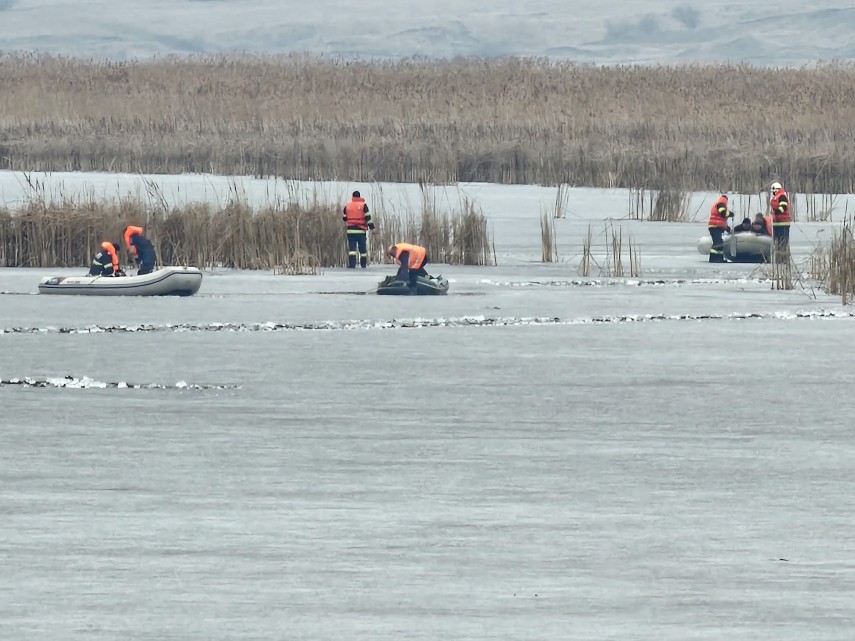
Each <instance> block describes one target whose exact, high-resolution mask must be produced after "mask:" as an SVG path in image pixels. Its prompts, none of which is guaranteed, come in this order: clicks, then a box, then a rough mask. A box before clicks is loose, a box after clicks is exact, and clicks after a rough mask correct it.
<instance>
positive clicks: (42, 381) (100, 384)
mask: <svg viewBox="0 0 855 641" xmlns="http://www.w3.org/2000/svg"><path fill="white" fill-rule="evenodd" d="M6 385H16V386H19V387H36V388H46V387H54V388H70V389H111V388H112V389H164V390H224V389H240V385H203V384H197V383H188V382H186V381H178V382H177V383H175V384H174V385H164V384H161V383H128V382H126V381H117V382H105V381H98V380H95V379H93V378H90V377H88V376H81V377H79V378H78V377H76V376H63V377H50V376H48V377H46V378H35V377H30V376H24V377H20V378H0V387H3V386H6Z"/></svg>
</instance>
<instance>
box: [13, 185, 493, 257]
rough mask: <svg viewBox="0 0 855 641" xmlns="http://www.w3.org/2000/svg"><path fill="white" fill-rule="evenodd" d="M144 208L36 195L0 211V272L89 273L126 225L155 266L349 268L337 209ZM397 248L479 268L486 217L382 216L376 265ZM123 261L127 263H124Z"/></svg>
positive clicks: (235, 202) (236, 201)
mask: <svg viewBox="0 0 855 641" xmlns="http://www.w3.org/2000/svg"><path fill="white" fill-rule="evenodd" d="M149 195H150V198H149V200H148V201H147V202H146V201H143V200H141V199H132V198H128V199H123V200H120V201H99V200H95V199H80V200H74V199H70V198H65V199H62V200H54V199H52V198H50V197H48V196H45V195H44V194H42V196H41V197H33V198H30V200H29V201H28V202H27V203H26V204H25V205H23V206H22V207H20V208H19V209H16V210H12V211H10V210H8V209H7V210H0V266H6V267H72V266H84V265H88V263H89V261H90V260H91V258H92V256H93V255H94V254H95V253H96V252H97V251H98V249H99V247H100V244H101V242H102V241H103V240H112V241H119V240H121V233H122V230H124V228H125V227H126V226H127V225H130V224H133V225H141V226H143V227H145V231H146V236H147V237H148V238H149V239H150V240H151V241H152V243H153V244H154V246H155V250H156V252H157V256H158V262H159V263H160V264H162V265H195V266H198V267H231V268H237V269H274V270H277V271H279V272H282V273H286V274H294V273H317V272H318V271H319V270H320V269H323V268H325V267H339V266H343V265H345V264H346V259H347V252H346V243H345V238H346V236H345V229H344V224H343V222H342V219H341V209H340V205H338V204H336V205H331V204H324V203H322V202H316V203H309V204H307V205H298V204H296V203H278V204H275V205H269V206H266V207H262V208H260V209H253V208H252V207H251V206H250V205H249V204H247V202H246V201H245V200H242V199H241V198H240V197H239V196H238V195H234V196H233V197H232V198H230V199H229V200H228V201H227V202H226V203H225V204H224V205H222V206H215V205H212V204H210V203H203V202H200V203H189V204H187V205H184V206H181V207H173V208H170V207H169V206H168V205H166V202H165V200H164V199H162V197H161V196H160V195H159V192H158V191H157V190H156V188H154V187H152V188H151V189H150V192H149ZM399 241H410V242H416V243H422V242H423V243H424V244H426V246H427V247H428V249H429V254H430V256H431V260H432V261H433V262H442V263H451V264H464V265H486V264H493V263H494V262H495V257H494V252H493V255H491V242H492V241H491V236H490V233H489V230H488V227H487V219H486V216H484V214H483V213H482V212H480V211H479V210H478V209H477V208H476V207H475V206H474V204H473V203H472V202H471V201H468V200H464V202H463V205H462V209H455V210H452V211H451V212H449V213H445V212H442V213H440V211H439V210H438V209H437V208H435V207H432V206H431V207H429V208H426V209H424V210H423V211H422V212H421V213H420V215H419V216H418V217H417V216H416V215H415V214H413V213H412V212H406V213H405V214H404V215H403V216H400V215H395V214H390V213H385V214H383V215H380V216H378V224H377V230H376V231H375V232H371V236H370V248H371V256H372V261H373V262H382V261H384V260H388V258H387V257H386V256H385V253H384V248H385V246H386V245H387V244H391V243H393V242H399ZM123 258H124V259H125V261H124V262H127V260H128V257H127V256H125V257H123Z"/></svg>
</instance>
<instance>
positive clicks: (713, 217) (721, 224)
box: [708, 194, 733, 263]
mask: <svg viewBox="0 0 855 641" xmlns="http://www.w3.org/2000/svg"><path fill="white" fill-rule="evenodd" d="M728 218H733V212H732V211H730V210H729V209H728V208H727V195H726V194H722V195H721V196H719V198H718V200H716V201H715V203H714V204H713V206H712V208H711V209H710V221H709V225H708V228H709V230H710V236H711V237H712V245H711V246H710V262H711V263H723V262H724V241H723V240H722V236H723V235H724V232H726V231H730V227H728V226H727V219H728Z"/></svg>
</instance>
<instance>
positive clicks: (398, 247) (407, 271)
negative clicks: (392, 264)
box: [386, 243, 429, 289]
mask: <svg viewBox="0 0 855 641" xmlns="http://www.w3.org/2000/svg"><path fill="white" fill-rule="evenodd" d="M386 254H387V255H389V256H391V257H392V258H394V259H395V260H396V261H397V262H398V263H399V264H400V265H401V267H400V269H398V277H397V279H398V280H400V281H402V282H405V283H408V284H409V286H410V289H415V287H416V279H417V278H418V277H419V276H424V277H427V275H428V273H427V271H425V265H427V263H428V262H429V259H428V255H427V249H425V248H424V247H420V246H419V245H411V244H410V243H396V244H394V245H389V248H388V249H387V250H386Z"/></svg>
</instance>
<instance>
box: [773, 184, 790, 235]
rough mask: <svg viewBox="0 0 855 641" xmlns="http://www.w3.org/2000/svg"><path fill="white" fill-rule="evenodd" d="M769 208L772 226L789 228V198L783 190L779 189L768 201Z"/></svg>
mask: <svg viewBox="0 0 855 641" xmlns="http://www.w3.org/2000/svg"><path fill="white" fill-rule="evenodd" d="M769 207H770V208H771V210H772V225H773V226H774V227H789V226H790V222H792V218H791V217H790V197H789V196H787V192H785V191H784V190H783V189H779V190H778V191H776V192H775V195H774V196H772V200H770V201H769Z"/></svg>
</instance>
